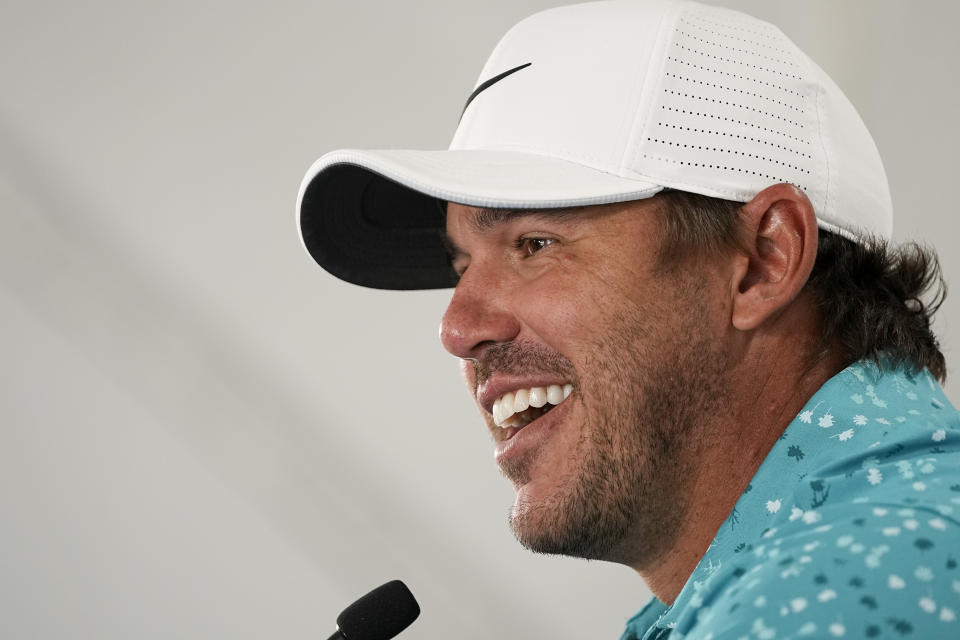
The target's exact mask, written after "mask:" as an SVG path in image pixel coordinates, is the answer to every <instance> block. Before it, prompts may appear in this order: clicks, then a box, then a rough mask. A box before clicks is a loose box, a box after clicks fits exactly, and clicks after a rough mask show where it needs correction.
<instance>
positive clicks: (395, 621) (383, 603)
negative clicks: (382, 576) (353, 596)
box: [337, 580, 420, 640]
mask: <svg viewBox="0 0 960 640" xmlns="http://www.w3.org/2000/svg"><path fill="white" fill-rule="evenodd" d="M419 615H420V605H418V604H417V601H416V599H415V598H414V597H413V594H412V593H410V589H408V588H407V585H405V584H403V583H402V582H401V581H399V580H391V581H390V582H388V583H386V584H382V585H380V586H379V587H377V588H376V589H374V590H373V591H371V592H370V593H368V594H367V595H365V596H363V597H362V598H360V599H359V600H357V601H356V602H354V603H353V604H352V605H350V606H349V607H347V608H346V609H344V610H343V612H342V613H341V614H340V615H339V616H337V628H338V629H339V630H340V634H341V635H343V637H344V638H346V640H390V638H392V637H394V636H395V635H397V634H398V633H400V632H401V631H403V630H404V629H406V628H407V627H409V626H410V625H411V624H412V623H413V621H414V620H416V619H417V616H419Z"/></svg>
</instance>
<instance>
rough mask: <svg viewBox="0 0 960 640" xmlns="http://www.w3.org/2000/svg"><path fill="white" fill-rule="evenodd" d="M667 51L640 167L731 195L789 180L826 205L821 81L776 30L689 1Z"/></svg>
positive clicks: (744, 196) (672, 181) (680, 184)
mask: <svg viewBox="0 0 960 640" xmlns="http://www.w3.org/2000/svg"><path fill="white" fill-rule="evenodd" d="M666 37H667V38H669V41H668V43H667V44H666V46H665V47H664V49H663V59H662V74H661V78H662V82H661V85H660V86H659V87H658V89H657V90H656V94H655V95H653V96H650V98H651V101H652V102H651V105H650V106H651V108H650V109H649V110H648V112H647V120H646V124H645V127H644V129H643V131H642V133H641V136H642V138H641V140H639V141H638V142H639V145H638V153H637V158H636V166H637V167H639V168H640V172H641V173H643V174H644V175H647V176H650V177H653V178H655V179H657V180H658V181H662V182H663V183H664V184H666V185H667V186H671V187H675V188H680V189H685V190H689V191H695V192H699V193H705V194H706V195H712V196H717V197H721V198H726V199H729V200H740V201H746V200H749V199H750V198H751V197H752V196H753V195H755V194H756V193H757V192H758V191H760V190H761V189H763V188H764V187H766V186H768V185H771V184H776V183H778V182H790V183H793V184H795V185H797V186H798V187H800V188H801V189H803V190H804V191H805V192H806V193H807V196H808V197H809V198H810V200H811V201H812V202H813V204H814V207H815V208H816V209H817V210H818V211H820V212H822V211H823V210H824V206H825V203H826V194H825V192H824V188H823V185H824V183H825V180H824V175H823V172H824V170H825V166H824V153H823V145H822V144H821V142H820V139H819V127H818V123H817V109H816V101H817V92H818V86H817V84H816V83H815V81H812V80H811V79H809V77H808V69H807V68H806V65H805V64H803V62H802V60H803V58H802V54H799V52H798V51H797V49H796V47H795V46H794V45H793V43H791V42H790V41H789V40H788V39H787V38H786V37H785V36H784V35H783V34H782V33H781V32H780V30H779V29H777V28H776V27H774V26H772V25H768V24H765V23H762V22H759V21H757V20H753V19H752V18H748V17H746V16H743V15H742V14H739V13H736V12H733V11H726V10H723V9H718V8H714V7H706V6H703V5H699V4H693V3H690V4H686V5H684V7H683V10H682V11H681V12H680V14H679V15H678V17H677V19H676V21H675V23H674V26H673V29H672V30H671V32H670V33H669V34H667V35H666Z"/></svg>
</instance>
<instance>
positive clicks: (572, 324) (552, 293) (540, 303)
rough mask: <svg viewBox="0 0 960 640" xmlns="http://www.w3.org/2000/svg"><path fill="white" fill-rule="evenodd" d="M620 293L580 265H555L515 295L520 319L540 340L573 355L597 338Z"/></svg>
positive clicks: (614, 312)
mask: <svg viewBox="0 0 960 640" xmlns="http://www.w3.org/2000/svg"><path fill="white" fill-rule="evenodd" d="M622 299H623V296H622V294H621V293H618V292H617V288H616V287H613V286H611V282H610V280H609V279H603V278H600V277H599V276H597V275H596V274H594V273H591V272H589V271H587V270H585V269H584V268H583V267H582V266H578V265H571V266H570V268H565V269H564V268H558V269H555V270H553V271H552V272H551V273H550V274H548V275H546V276H544V277H542V278H538V279H537V280H536V281H534V282H531V283H529V284H528V285H527V286H526V287H524V289H523V291H522V292H521V293H520V295H519V296H518V302H517V304H518V308H522V309H523V310H524V312H523V316H524V317H523V320H524V322H525V324H526V325H527V326H528V327H530V329H532V330H533V331H534V332H535V333H536V334H537V335H538V336H539V337H540V338H541V339H543V340H544V341H546V342H547V343H549V344H550V345H551V346H553V347H554V348H556V349H558V350H559V351H561V353H563V354H564V355H567V356H568V357H573V354H574V353H575V352H576V351H577V350H578V348H579V347H580V346H581V345H583V344H584V343H589V342H590V341H591V340H592V338H594V337H596V334H597V332H598V331H601V330H602V329H603V327H605V326H606V325H608V324H609V322H610V318H612V317H613V316H614V315H615V314H616V309H615V308H614V303H616V302H618V301H622Z"/></svg>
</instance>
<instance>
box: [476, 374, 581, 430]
mask: <svg viewBox="0 0 960 640" xmlns="http://www.w3.org/2000/svg"><path fill="white" fill-rule="evenodd" d="M572 391H573V385H572V384H565V385H563V386H562V387H561V386H560V385H559V384H551V385H550V386H548V387H531V388H530V389H517V390H516V391H508V392H507V393H505V394H503V395H502V396H500V397H499V398H497V400H496V401H495V402H494V403H493V422H494V423H495V424H496V425H497V426H498V427H503V428H507V427H513V426H517V425H516V424H515V423H516V420H515V419H514V420H511V418H513V416H514V415H516V414H518V413H520V412H522V411H526V410H527V409H528V408H530V407H537V408H539V407H542V406H543V405H545V404H547V403H549V404H554V405H556V404H560V403H561V402H563V401H564V400H565V399H566V398H567V396H569V395H570V393H571V392H572Z"/></svg>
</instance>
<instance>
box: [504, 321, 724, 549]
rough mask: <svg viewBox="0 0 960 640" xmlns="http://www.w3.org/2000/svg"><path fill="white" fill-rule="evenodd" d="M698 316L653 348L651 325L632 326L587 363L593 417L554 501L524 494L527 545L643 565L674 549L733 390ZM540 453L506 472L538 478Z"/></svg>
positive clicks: (517, 519)
mask: <svg viewBox="0 0 960 640" xmlns="http://www.w3.org/2000/svg"><path fill="white" fill-rule="evenodd" d="M688 314H689V316H688V317H686V318H684V319H683V321H682V322H680V323H679V324H680V325H682V326H674V327H673V330H671V332H670V335H669V336H664V339H663V340H662V341H660V342H655V343H654V344H653V346H651V345H650V342H649V339H647V340H642V341H641V340H637V339H636V336H637V335H638V331H639V333H640V334H641V335H642V334H643V333H644V332H646V331H648V330H649V327H626V328H625V329H624V331H623V332H621V333H618V334H615V335H612V336H609V337H608V338H607V339H606V340H604V341H603V343H601V344H598V345H597V348H596V349H595V350H593V353H595V354H598V355H597V356H596V359H595V360H593V361H591V362H589V363H586V364H585V366H584V367H583V369H584V371H590V372H592V373H593V375H592V380H589V381H586V380H585V381H584V385H585V386H584V387H581V388H580V390H579V391H580V393H579V396H578V398H579V399H580V401H581V402H582V403H583V408H584V410H585V411H584V413H585V415H587V416H588V418H587V422H586V424H583V425H582V429H581V436H580V440H579V442H578V443H577V446H576V447H575V450H574V451H571V452H570V455H571V458H570V459H569V460H568V461H567V467H566V468H567V469H570V470H571V472H570V473H569V474H568V477H566V478H564V481H563V486H562V488H561V489H560V490H558V491H557V492H555V493H554V494H553V495H551V496H550V497H548V498H546V499H543V500H540V501H537V502H528V501H522V500H519V499H518V502H517V504H515V505H514V507H513V508H512V510H511V513H510V527H511V529H512V530H513V533H514V535H515V536H516V538H517V540H518V541H519V542H520V543H521V544H522V545H523V546H524V547H526V548H527V549H529V550H531V551H534V552H536V553H544V554H558V555H566V556H574V557H579V558H586V559H590V560H608V561H612V562H620V563H623V564H628V565H630V566H632V567H634V568H638V567H643V566H649V565H650V564H652V563H654V562H655V561H656V560H657V559H659V558H660V557H662V555H663V554H664V553H665V552H666V551H668V550H669V549H670V548H671V547H672V546H673V544H674V542H675V540H676V538H677V535H678V533H679V531H680V529H681V526H682V525H683V522H684V518H685V517H686V516H687V512H688V507H689V502H690V501H689V497H688V496H689V494H690V490H691V486H692V484H693V482H694V481H695V476H696V467H697V459H698V458H699V457H700V456H699V452H700V451H701V450H702V447H703V446H705V441H706V435H707V434H706V433H705V431H706V430H707V429H706V427H705V425H706V424H707V423H708V422H709V420H710V418H711V417H712V415H713V414H715V413H716V412H717V411H720V410H722V406H723V404H724V401H723V398H724V397H726V395H727V385H726V375H725V372H726V363H725V358H724V357H723V355H722V353H719V352H718V351H717V348H716V346H715V345H714V344H713V343H712V342H711V341H710V340H709V339H708V338H706V337H705V336H703V335H702V329H700V327H699V324H698V322H699V321H700V320H701V319H702V316H701V317H696V314H695V313H693V312H688ZM623 326H626V325H623ZM660 333H663V332H662V331H661V332H660ZM640 343H643V344H640ZM537 453H538V452H536V451H535V452H531V455H529V456H525V457H524V458H523V459H521V460H518V461H516V462H514V463H512V464H510V465H506V466H504V467H503V469H502V470H503V472H504V474H505V475H506V476H507V477H508V478H510V479H511V480H512V481H513V482H514V483H515V485H517V486H521V485H523V484H525V483H526V482H529V481H530V475H531V467H532V466H533V464H534V463H535V461H536V458H537Z"/></svg>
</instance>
